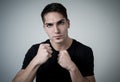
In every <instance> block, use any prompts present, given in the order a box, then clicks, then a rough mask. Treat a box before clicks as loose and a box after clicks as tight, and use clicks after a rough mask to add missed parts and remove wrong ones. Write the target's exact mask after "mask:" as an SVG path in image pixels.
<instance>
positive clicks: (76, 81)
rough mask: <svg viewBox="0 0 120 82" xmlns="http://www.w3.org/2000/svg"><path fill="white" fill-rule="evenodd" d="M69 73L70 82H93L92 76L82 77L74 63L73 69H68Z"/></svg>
mask: <svg viewBox="0 0 120 82" xmlns="http://www.w3.org/2000/svg"><path fill="white" fill-rule="evenodd" d="M69 72H70V76H71V79H72V82H95V77H94V76H87V77H83V76H82V75H81V73H80V71H79V69H78V68H77V67H76V65H75V64H74V63H73V67H71V69H69Z"/></svg>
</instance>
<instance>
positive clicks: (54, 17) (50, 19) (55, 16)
mask: <svg viewBox="0 0 120 82" xmlns="http://www.w3.org/2000/svg"><path fill="white" fill-rule="evenodd" d="M63 18H64V16H63V15H62V14H60V13H58V12H50V13H47V14H46V15H45V16H44V19H45V21H44V22H45V23H54V22H57V21H59V20H61V19H63Z"/></svg>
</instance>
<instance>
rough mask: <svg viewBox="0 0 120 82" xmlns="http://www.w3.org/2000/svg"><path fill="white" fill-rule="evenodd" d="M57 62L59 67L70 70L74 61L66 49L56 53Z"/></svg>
mask: <svg viewBox="0 0 120 82" xmlns="http://www.w3.org/2000/svg"><path fill="white" fill-rule="evenodd" d="M58 63H59V65H60V66H61V67H63V68H65V69H67V70H70V69H71V68H72V67H73V66H74V63H73V61H72V60H71V58H70V56H69V53H68V52H67V51H66V50H62V51H60V53H59V55H58Z"/></svg>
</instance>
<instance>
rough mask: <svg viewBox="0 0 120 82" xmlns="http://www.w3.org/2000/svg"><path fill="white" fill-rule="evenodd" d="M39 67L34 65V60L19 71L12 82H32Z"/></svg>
mask: <svg viewBox="0 0 120 82" xmlns="http://www.w3.org/2000/svg"><path fill="white" fill-rule="evenodd" d="M39 66H40V65H38V64H36V63H35V58H34V59H33V60H32V61H31V62H30V64H29V65H28V66H27V67H26V69H24V70H22V71H20V72H19V73H18V74H17V75H16V76H15V78H14V79H13V81H12V82H33V80H34V78H35V76H36V71H37V69H38V68H39Z"/></svg>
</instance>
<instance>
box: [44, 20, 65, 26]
mask: <svg viewBox="0 0 120 82" xmlns="http://www.w3.org/2000/svg"><path fill="white" fill-rule="evenodd" d="M63 21H65V18H62V19H60V20H59V21H57V22H56V23H57V24H59V23H61V22H63ZM52 24H53V23H45V25H52Z"/></svg>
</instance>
